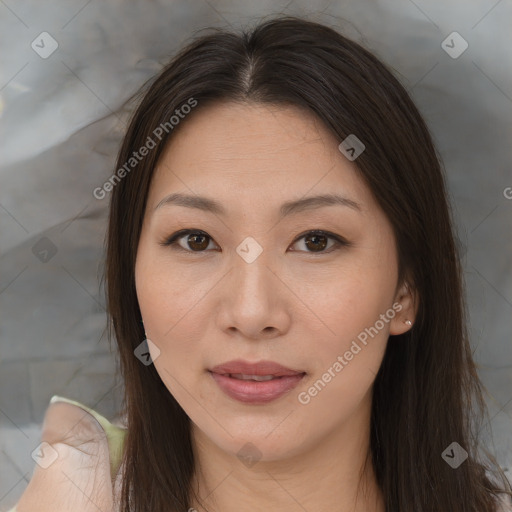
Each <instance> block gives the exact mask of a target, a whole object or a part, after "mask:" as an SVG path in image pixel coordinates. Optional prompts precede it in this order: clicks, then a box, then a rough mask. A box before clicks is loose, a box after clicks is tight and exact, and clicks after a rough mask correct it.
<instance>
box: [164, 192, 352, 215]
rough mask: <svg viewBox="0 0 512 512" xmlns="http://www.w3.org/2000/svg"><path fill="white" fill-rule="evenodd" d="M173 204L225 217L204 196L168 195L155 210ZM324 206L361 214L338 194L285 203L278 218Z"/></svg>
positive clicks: (217, 204)
mask: <svg viewBox="0 0 512 512" xmlns="http://www.w3.org/2000/svg"><path fill="white" fill-rule="evenodd" d="M171 204H174V205H176V206H184V207H185V208H197V209H199V210H203V211H206V212H211V213H215V214H218V215H225V214H226V210H225V208H224V207H223V206H222V204H221V203H219V202H218V201H216V200H215V199H211V198H209V197H204V196H191V195H187V194H180V193H175V194H170V195H168V196H166V197H164V198H163V199H162V200H161V201H160V202H159V203H158V204H157V205H156V207H155V210H157V209H158V208H161V207H162V206H164V205H171ZM325 206H345V207H348V208H351V209H353V210H355V211H358V212H360V213H361V211H362V208H361V205H360V204H359V203H357V202H356V201H354V200H352V199H349V198H348V197H344V196H341V195H338V194H322V195H318V196H310V197H304V198H302V199H296V200H292V201H287V202H285V203H283V204H282V205H281V207H280V208H279V214H280V217H281V218H283V217H286V216H289V215H293V214H296V213H300V212H303V211H306V210H312V209H316V208H323V207H325Z"/></svg>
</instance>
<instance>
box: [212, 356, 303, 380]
mask: <svg viewBox="0 0 512 512" xmlns="http://www.w3.org/2000/svg"><path fill="white" fill-rule="evenodd" d="M210 371H211V372H213V373H219V374H221V375H225V374H227V373H243V374H244V375H275V376H276V377H282V376H290V375H298V374H301V373H305V372H304V371H302V370H299V371H296V370H291V369H290V368H286V367H285V366H282V365H280V364H278V363H274V362H273V361H258V362H256V363H250V362H249V361H244V360H243V359H235V360H233V361H228V362H226V363H223V364H218V365H217V366H214V367H213V368H212V369H211V370H210Z"/></svg>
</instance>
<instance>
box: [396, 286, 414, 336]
mask: <svg viewBox="0 0 512 512" xmlns="http://www.w3.org/2000/svg"><path fill="white" fill-rule="evenodd" d="M395 300H396V301H397V302H398V303H399V304H400V305H401V306H402V309H400V311H399V312H398V313H397V315H396V316H395V317H394V318H393V320H392V321H391V323H390V328H389V334H391V335H397V334H403V333H404V332H406V331H408V330H410V329H411V327H412V325H413V322H414V319H415V318H416V313H417V305H418V301H417V297H416V292H415V290H413V289H412V287H411V286H410V285H409V284H408V283H407V282H405V283H404V285H403V286H402V287H401V288H400V291H399V292H398V293H397V296H396V298H395Z"/></svg>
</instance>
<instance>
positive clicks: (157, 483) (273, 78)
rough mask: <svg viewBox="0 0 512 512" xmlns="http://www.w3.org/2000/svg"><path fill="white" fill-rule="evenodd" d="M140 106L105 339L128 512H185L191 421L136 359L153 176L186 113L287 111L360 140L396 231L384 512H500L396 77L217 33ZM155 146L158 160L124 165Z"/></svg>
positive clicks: (364, 165) (327, 55) (307, 29)
mask: <svg viewBox="0 0 512 512" xmlns="http://www.w3.org/2000/svg"><path fill="white" fill-rule="evenodd" d="M139 97H140V98H141V101H140V102H139V105H138V108H137V109H136V111H135V113H134V115H133V117H132V119H131V122H130V124H129V127H128V129H127V132H126V136H125V138H124V141H123V143H122V146H121V149H120V152H119V155H118V160H117V166H116V169H121V168H124V169H125V172H124V173H123V172H119V173H118V174H117V177H118V178H119V179H117V180H116V181H115V183H114V182H113V184H112V187H111V188H113V190H112V196H111V203H110V219H109V226H108V234H107V238H106V244H107V257H106V269H105V277H106V281H107V288H106V291H107V305H108V313H109V324H108V327H109V331H108V333H109V339H110V340H112V336H113V335H115V339H116V342H117V344H118V348H119V353H120V365H121V373H122V376H123V379H124V384H125V396H124V402H123V405H124V409H125V414H126V417H127V422H128V434H127V438H126V444H125V451H124V459H123V462H124V470H123V471H124V472H123V483H122V492H121V500H122V501H121V510H122V511H123V512H128V511H134V512H147V511H152V512H169V511H180V512H182V511H185V510H187V509H188V507H189V506H190V505H189V503H190V502H189V499H190V493H191V492H192V490H191V489H190V481H191V477H192V475H193V472H194V458H193V452H192V445H191V438H190V420H189V418H188V416H187V414H186V413H185V412H184V411H183V409H182V408H181V407H180V405H179V404H178V403H177V402H176V400H175V399H174V398H173V396H172V395H171V393H170V392H169V391H168V389H167V388H166V387H165V385H164V384H163V382H162V380H161V379H160V377H159V375H158V373H157V371H156V370H155V367H154V365H152V364H150V365H148V366H146V365H144V364H141V362H140V361H139V359H138V358H137V357H135V356H134V350H135V349H136V348H137V347H138V346H139V345H140V344H141V342H142V341H143V340H144V338H145V336H144V329H143V325H142V323H141V313H140V310H139V306H138V302H137V296H136V289H135V278H134V269H135V259H136V253H137V246H138V241H139V236H140V233H141V228H142V221H143V216H144V211H145V207H146V200H147V195H148V190H149V185H150V182H151V179H152V175H153V171H154V169H155V165H156V163H157V161H158V159H159V156H160V155H161V153H162V150H163V148H164V147H165V145H166V143H167V142H168V141H169V140H170V138H171V137H172V135H173V133H174V131H176V130H179V128H180V124H182V123H186V122H187V119H186V116H183V117H184V119H183V118H181V119H180V121H179V123H180V124H177V125H176V126H173V125H172V123H170V122H169V120H170V119H171V117H172V116H173V115H175V111H176V109H180V108H181V107H182V106H183V105H186V104H189V105H190V104H191V99H192V101H195V102H196V103H195V106H194V111H198V110H199V109H201V108H202V107H203V106H205V105H207V104H208V103H210V102H215V101H220V100H223V101H225V100H230V101H238V102H253V103H266V104H275V105H292V106H296V107H298V108H302V109H308V110H309V111H312V112H314V113H315V114H316V116H317V117H318V118H319V119H320V120H321V121H323V123H324V124H325V126H326V127H327V128H328V129H329V130H331V131H332V133H333V134H334V135H335V136H336V137H337V138H338V140H339V141H340V142H341V141H342V140H344V139H345V138H346V137H347V136H348V135H350V134H356V135H358V136H359V138H360V139H364V144H365V146H366V149H365V151H364V152H363V153H362V154H361V155H360V156H359V157H358V158H357V161H356V164H357V167H358V172H359V173H360V176H361V177H362V179H363V180H364V181H365V183H366V184H367V186H368V187H369V188H370V190H371V191H372V192H373V194H374V196H375V198H376V200H377V201H378V203H379V205H380V206H381V208H382V209H383V211H384V212H385V214H386V215H387V217H388V218H389V220H390V222H391V224H392V226H393V230H394V235H395V237H396V242H397V248H398V258H399V283H401V282H402V280H403V279H404V278H405V277H406V276H407V280H408V282H409V283H411V285H412V286H413V288H414V289H415V291H416V292H417V296H418V297H419V308H418V313H417V317H416V320H415V323H414V326H413V328H412V329H410V330H409V331H407V332H406V333H404V334H402V335H397V336H393V337H392V339H390V340H389V343H388V345H387V349H386V353H385V356H384V360H383V362H382V365H381V368H380V370H379V372H378V374H377V376H376V379H375V383H374V390H373V403H372V416H371V463H372V464H373V465H374V468H375V474H376V477H377V482H378V484H379V486H380V487H381V489H382V492H383V496H384V500H385V504H386V511H387V512H412V511H414V512H427V511H432V512H434V511H435V512H445V511H450V512H494V511H495V510H496V498H495V496H496V495H497V494H498V493H499V492H500V488H499V487H498V486H497V484H496V480H494V479H491V477H490V476H491V473H499V475H500V477H501V480H502V483H503V486H504V487H503V488H506V489H507V491H508V492H509V491H510V484H509V482H508V481H507V480H506V478H505V476H504V474H503V472H502V471H501V468H499V466H498V465H497V463H496V461H495V459H494V458H493V457H492V456H491V455H490V454H489V453H488V452H487V450H485V448H484V447H481V446H480V441H479V439H480V436H479V433H480V426H481V424H482V418H483V417H484V416H485V415H486V414H487V411H486V408H485V403H484V401H483V394H482V390H483V386H482V384H481V382H480V380H479V378H478V375H477V373H476V369H475V364H474V362H473V359H472V353H471V349H470V344H469V340H468V334H467V331H466V306H465V302H464V288H463V279H462V269H461V264H460V261H459V255H458V252H457V246H456V244H455V243H454V232H453V228H452V225H453V223H452V219H451V212H450V209H449V203H448V200H447V195H446V188H445V180H444V177H443V171H442V168H441V164H440V159H439V157H438V155H437V153H436V150H435V148H434V145H433V142H432V139H431V136H430V134H429V131H428V129H427V127H426V125H425V123H424V121H423V119H422V117H421V115H420V113H419V112H418V110H417V108H416V107H415V105H414V104H413V102H412V100H411V99H410V97H409V95H408V94H407V92H406V90H405V89H404V87H403V86H402V85H401V84H400V83H399V81H398V80H397V79H396V78H395V77H394V76H393V74H392V73H391V71H390V70H389V69H388V68H387V67H386V66H385V65H384V64H383V63H382V62H381V61H380V60H379V59H377V58H376V57H375V56H374V55H373V54H372V53H370V52H369V51H368V50H366V49H365V48H363V47H362V46H361V45H359V44H357V43H355V42H354V41H352V40H350V39H347V38H346V37H344V36H342V35H340V34H339V33H338V32H337V31H335V30H333V29H331V28H329V27H327V26H324V25H322V24H318V23H315V22H311V21H306V20H303V19H300V18H296V17H279V18H273V19H270V20H266V21H264V22H261V23H260V24H259V25H257V26H256V27H255V28H253V29H252V30H250V31H247V30H244V31H242V32H241V34H237V33H232V32H227V31H224V30H220V29H211V33H209V34H206V35H202V36H201V37H196V38H195V39H194V40H192V42H190V43H189V44H188V45H187V46H186V47H185V48H184V49H182V50H181V51H180V52H179V53H178V54H177V55H176V56H175V57H174V58H173V59H172V61H171V62H170V63H169V64H168V65H167V66H166V67H165V68H164V69H163V70H162V71H161V72H160V73H159V74H158V76H157V77H155V78H154V79H152V80H151V81H150V82H149V83H148V84H146V86H145V87H144V88H143V89H142V90H141V93H140V95H139ZM189 110H190V109H189ZM165 123H167V124H165ZM158 127H161V128H160V131H158V130H157V128H158ZM162 127H165V129H164V130H162ZM156 134H158V135H159V136H156ZM149 138H150V139H151V140H152V142H153V143H154V147H152V148H151V149H150V150H149V151H148V152H147V154H146V156H144V158H141V159H140V160H139V159H138V160H137V162H136V163H135V161H131V163H130V165H127V162H130V158H133V153H134V151H135V152H136V151H138V150H139V148H141V147H142V146H144V145H146V146H150V145H151V143H149ZM340 157H341V156H340ZM123 166H124V167H123ZM453 442H457V443H458V444H459V445H460V446H461V447H463V448H464V449H465V450H466V451H467V453H468V458H467V460H465V461H464V462H463V463H462V464H461V465H460V466H459V467H457V468H456V469H454V468H452V467H451V466H450V465H449V464H447V462H446V461H445V460H443V457H442V454H443V452H444V451H445V450H446V449H447V448H448V447H449V446H450V445H451V444H452V443H453ZM480 449H483V450H484V451H485V454H486V456H487V457H488V461H492V462H491V463H490V464H489V462H486V461H484V460H483V458H482V454H481V453H480V452H479V451H478V450H480ZM501 492H503V491H501Z"/></svg>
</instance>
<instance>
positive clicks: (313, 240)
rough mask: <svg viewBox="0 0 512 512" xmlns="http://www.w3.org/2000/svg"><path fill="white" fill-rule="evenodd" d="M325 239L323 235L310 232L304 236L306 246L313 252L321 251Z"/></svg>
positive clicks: (325, 245)
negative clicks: (310, 233)
mask: <svg viewBox="0 0 512 512" xmlns="http://www.w3.org/2000/svg"><path fill="white" fill-rule="evenodd" d="M327 240H328V238H327V237H326V236H325V235H316V234H312V235H307V236H305V237H304V242H305V244H306V247H307V248H308V249H311V250H312V251H313V252H317V251H323V250H324V249H325V248H326V247H327Z"/></svg>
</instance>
